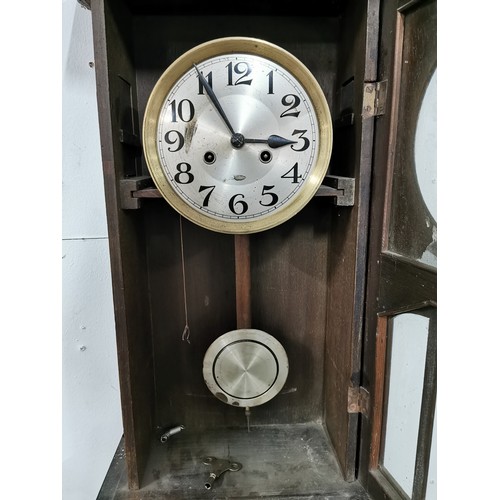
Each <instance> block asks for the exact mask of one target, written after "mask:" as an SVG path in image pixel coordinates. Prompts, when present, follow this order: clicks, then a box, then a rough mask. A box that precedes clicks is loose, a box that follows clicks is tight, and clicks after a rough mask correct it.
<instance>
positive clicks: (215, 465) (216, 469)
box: [203, 457, 243, 490]
mask: <svg viewBox="0 0 500 500" xmlns="http://www.w3.org/2000/svg"><path fill="white" fill-rule="evenodd" d="M203 463H204V464H205V465H211V466H212V470H211V472H210V474H209V477H208V479H207V480H206V481H205V488H206V489H207V490H210V489H212V485H213V484H214V481H215V480H216V479H217V478H218V477H220V476H221V475H222V474H223V473H224V472H226V471H230V472H236V471H238V470H240V469H241V468H242V467H243V466H242V465H241V464H240V463H239V462H230V461H229V460H225V459H222V458H216V457H205V458H204V459H203Z"/></svg>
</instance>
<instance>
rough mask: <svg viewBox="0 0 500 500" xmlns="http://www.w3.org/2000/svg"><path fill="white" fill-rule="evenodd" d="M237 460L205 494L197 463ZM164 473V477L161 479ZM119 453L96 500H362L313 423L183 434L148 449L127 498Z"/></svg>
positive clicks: (205, 470)
mask: <svg viewBox="0 0 500 500" xmlns="http://www.w3.org/2000/svg"><path fill="white" fill-rule="evenodd" d="M207 455H209V456H215V457H218V458H222V459H230V460H231V461H238V462H240V463H241V464H242V468H241V470H239V471H237V472H226V473H224V474H223V475H222V476H221V477H219V478H218V479H216V480H215V481H214V483H213V488H212V490H211V491H207V490H206V489H205V488H204V483H205V481H206V478H207V477H208V472H209V468H208V467H207V466H205V465H204V464H203V462H202V459H203V457H204V456H207ZM166 471H169V472H170V473H166ZM123 476H124V474H123V454H122V451H121V449H120V448H118V450H117V454H116V456H115V458H114V460H113V462H112V464H111V467H110V472H109V473H108V478H109V480H108V478H107V480H106V482H105V483H104V484H103V487H102V488H101V491H100V492H99V495H98V497H97V499H98V500H140V499H142V500H165V499H176V500H203V499H215V498H217V499H223V498H224V499H234V500H236V499H241V500H243V499H246V500H252V499H254V500H257V499H258V498H273V499H276V500H310V499H311V498H317V499H323V500H342V499H343V500H346V499H352V500H354V499H356V500H369V497H368V496H367V495H366V493H365V492H364V491H363V488H362V487H361V486H360V484H359V483H357V482H353V483H346V482H345V481H344V480H343V477H342V472H341V470H340V467H339V465H338V462H337V459H336V457H335V454H334V453H333V450H332V448H331V445H330V441H329V439H328V436H327V434H326V432H325V430H324V428H323V426H322V425H321V424H320V423H318V422H309V423H306V424H294V425H266V426H254V427H252V428H251V430H250V432H247V430H246V429H235V428H232V429H228V428H225V429H209V430H208V431H205V432H192V431H190V430H188V429H186V430H184V431H183V432H182V433H180V434H177V435H175V436H173V437H172V438H171V439H169V441H168V442H167V443H166V444H165V445H162V444H160V443H159V442H155V443H153V445H152V453H151V460H150V462H149V464H148V466H147V471H146V475H145V481H144V483H145V484H144V488H143V489H142V490H141V491H140V492H135V491H132V492H131V491H129V490H128V489H127V485H126V480H125V478H124V477H123Z"/></svg>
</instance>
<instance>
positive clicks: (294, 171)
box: [281, 163, 302, 184]
mask: <svg viewBox="0 0 500 500" xmlns="http://www.w3.org/2000/svg"><path fill="white" fill-rule="evenodd" d="M281 178H282V179H292V184H298V183H299V179H302V175H299V164H298V163H296V164H295V165H294V166H293V167H292V168H291V169H290V170H288V171H287V172H285V173H284V174H283V175H282V176H281Z"/></svg>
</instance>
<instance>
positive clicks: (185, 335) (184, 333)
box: [179, 215, 191, 344]
mask: <svg viewBox="0 0 500 500" xmlns="http://www.w3.org/2000/svg"><path fill="white" fill-rule="evenodd" d="M179 228H180V236H181V263H182V286H183V289H184V317H185V321H186V324H185V326H184V330H183V331H182V340H183V341H186V342H187V343H188V344H190V343H191V342H190V341H189V336H190V334H191V332H190V330H189V323H188V306H187V293H186V266H185V263H184V236H183V234H182V216H181V215H179Z"/></svg>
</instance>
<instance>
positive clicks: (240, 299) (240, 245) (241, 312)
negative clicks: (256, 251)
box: [234, 234, 252, 328]
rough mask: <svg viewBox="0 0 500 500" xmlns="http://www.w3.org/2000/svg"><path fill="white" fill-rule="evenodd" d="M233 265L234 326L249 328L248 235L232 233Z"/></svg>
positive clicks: (249, 279) (249, 280)
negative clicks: (234, 288) (234, 291)
mask: <svg viewBox="0 0 500 500" xmlns="http://www.w3.org/2000/svg"><path fill="white" fill-rule="evenodd" d="M234 263H235V264H234V265H235V279H236V327H237V328H251V323H252V312H251V300H250V292H251V277H250V237H249V235H248V234H235V235H234Z"/></svg>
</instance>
